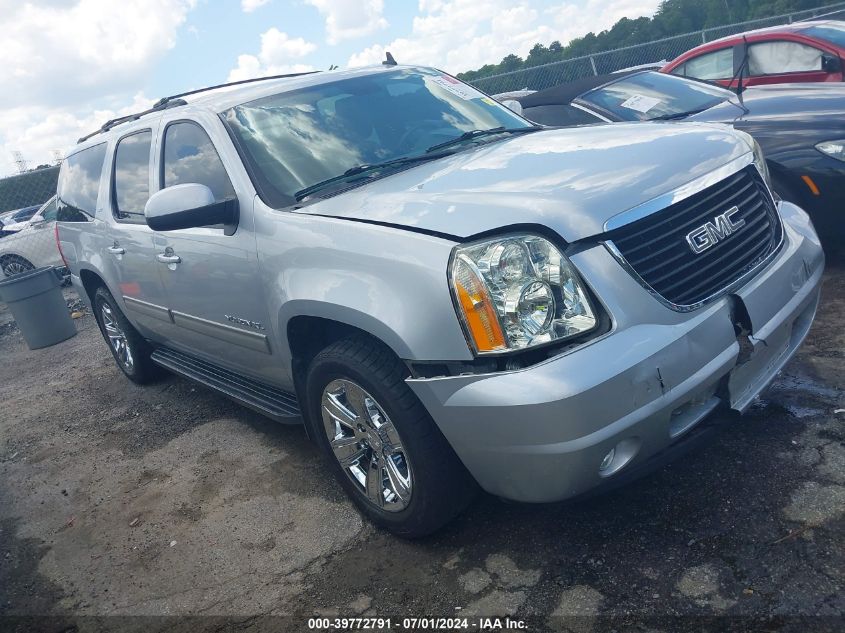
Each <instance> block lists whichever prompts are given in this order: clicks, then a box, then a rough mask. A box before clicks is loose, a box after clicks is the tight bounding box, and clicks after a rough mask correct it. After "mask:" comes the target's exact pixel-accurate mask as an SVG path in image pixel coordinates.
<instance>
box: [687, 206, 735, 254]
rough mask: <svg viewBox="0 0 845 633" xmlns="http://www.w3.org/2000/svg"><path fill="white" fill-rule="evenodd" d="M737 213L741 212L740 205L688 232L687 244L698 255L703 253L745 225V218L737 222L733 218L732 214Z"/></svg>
mask: <svg viewBox="0 0 845 633" xmlns="http://www.w3.org/2000/svg"><path fill="white" fill-rule="evenodd" d="M737 213H739V207H731V208H730V209H728V210H727V211H725V212H724V213H723V214H722V215H717V216H716V217H715V218H714V219H713V222H708V223H707V224H705V225H703V226H699V227H698V228H697V229H693V230H692V231H690V232H689V233H687V244H689V247H690V248H691V249H692V252H693V253H695V254H696V255H698V254H700V253H703V252H704V251H706V250H707V249H708V248H711V247H713V246H716V244H718V243H719V242H721V241H722V240H724V239H725V238H726V237H728V236H729V235H733V234H734V233H736V232H737V231H738V230H740V229H741V228H742V227H743V226H745V220H743V219H740V220H739V221H737V222H734V221H733V220H731V216H733V215H736V214H737Z"/></svg>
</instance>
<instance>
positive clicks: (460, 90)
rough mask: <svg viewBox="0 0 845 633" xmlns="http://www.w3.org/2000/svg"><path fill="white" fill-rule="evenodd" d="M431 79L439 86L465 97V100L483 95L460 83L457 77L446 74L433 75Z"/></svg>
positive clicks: (462, 97)
mask: <svg viewBox="0 0 845 633" xmlns="http://www.w3.org/2000/svg"><path fill="white" fill-rule="evenodd" d="M432 81H433V82H434V83H436V84H437V85H438V86H440V87H441V88H443V89H445V90H448V91H449V92H451V93H452V94H454V95H458V96H459V97H460V98H461V99H465V100H466V101H469V100H470V99H478V98H479V97H483V96H484V95H483V94H482V93H480V92H478V90H476V89H475V88H472V87H471V86H468V85H466V84H464V83H461V82H460V81H458V80H457V79H453V78H452V77H447V76H446V75H441V76H440V77H435V78H434V79H432Z"/></svg>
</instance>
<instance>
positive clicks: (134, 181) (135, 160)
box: [114, 130, 152, 224]
mask: <svg viewBox="0 0 845 633" xmlns="http://www.w3.org/2000/svg"><path fill="white" fill-rule="evenodd" d="M151 143H152V132H151V131H150V130H144V131H143V132H138V133H137V134H132V135H130V136H125V137H123V138H122V139H120V141H118V143H117V149H116V150H115V155H114V215H115V217H116V218H117V219H118V220H122V221H125V222H135V223H138V224H143V223H144V221H145V220H144V205H146V204H147V200H148V199H149V197H150V145H151Z"/></svg>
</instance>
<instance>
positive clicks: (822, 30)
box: [803, 24, 845, 48]
mask: <svg viewBox="0 0 845 633" xmlns="http://www.w3.org/2000/svg"><path fill="white" fill-rule="evenodd" d="M803 34H804V35H809V36H811V37H815V38H816V39H819V40H824V41H825V42H830V43H831V44H833V45H834V46H838V47H840V48H845V27H841V26H834V25H833V24H826V25H825V26H811V27H810V28H809V29H805V30H804V31H803Z"/></svg>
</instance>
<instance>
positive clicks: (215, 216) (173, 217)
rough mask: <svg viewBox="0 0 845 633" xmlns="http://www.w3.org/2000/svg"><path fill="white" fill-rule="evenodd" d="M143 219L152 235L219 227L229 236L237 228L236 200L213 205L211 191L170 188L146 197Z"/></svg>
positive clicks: (197, 187)
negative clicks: (158, 232) (211, 226)
mask: <svg viewBox="0 0 845 633" xmlns="http://www.w3.org/2000/svg"><path fill="white" fill-rule="evenodd" d="M144 217H145V218H146V220H147V225H148V226H149V227H150V228H151V229H153V230H154V231H175V230H177V229H192V228H196V227H200V226H210V225H213V224H222V225H223V226H224V233H225V234H226V235H233V234H234V233H235V229H236V228H237V226H238V199H237V198H229V199H226V200H220V201H216V200H215V199H214V194H212V193H211V189H209V188H208V187H206V186H205V185H200V184H197V183H186V184H183V185H174V186H172V187H167V188H166V189H162V190H161V191H157V192H156V193H154V194H153V195H151V196H150V199H149V200H147V204H146V205H145V206H144Z"/></svg>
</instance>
